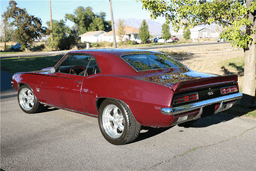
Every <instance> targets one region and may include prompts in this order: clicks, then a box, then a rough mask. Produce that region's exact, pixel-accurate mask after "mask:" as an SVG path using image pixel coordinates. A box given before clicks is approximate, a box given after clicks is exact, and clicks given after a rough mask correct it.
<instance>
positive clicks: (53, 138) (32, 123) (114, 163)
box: [0, 89, 256, 171]
mask: <svg viewBox="0 0 256 171" xmlns="http://www.w3.org/2000/svg"><path fill="white" fill-rule="evenodd" d="M16 94H17V93H16V92H15V91H13V90H12V89H9V90H5V91H2V92H1V102H0V103H1V169H2V170H5V171H13V170H18V171H20V170H24V171H30V170H31V171H34V170H54V171H63V170H76V171H77V170H83V171H84V170H99V171H102V170H111V171H115V170H117V171H119V170H124V171H126V170H182V171H184V170H207V171H209V170H210V171H211V170H212V171H215V170H225V171H226V170H230V171H241V170H247V171H249V170H251V171H254V170H256V162H255V153H256V143H255V142H256V121H255V120H247V119H242V118H236V117H234V116H230V115H225V114H224V113H220V114H216V115H214V116H211V117H207V118H203V119H201V120H199V121H197V122H196V123H195V124H194V125H193V126H192V127H188V128H185V127H179V126H174V127H171V128H168V129H152V130H149V131H145V130H144V131H143V132H142V133H141V134H140V136H139V138H138V140H137V141H136V142H134V143H131V144H127V145H122V146H114V145H111V144H109V143H108V142H107V141H106V140H105V139H104V138H103V136H102V135H101V133H100V130H99V127H98V122H97V118H93V117H89V116H85V115H81V114H77V113H73V112H68V111H65V110H56V109H49V110H47V111H45V112H43V113H38V114H25V113H24V112H22V111H21V109H20V108H19V106H18V103H17V97H16ZM2 170H1V171H2Z"/></svg>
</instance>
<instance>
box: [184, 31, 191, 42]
mask: <svg viewBox="0 0 256 171" xmlns="http://www.w3.org/2000/svg"><path fill="white" fill-rule="evenodd" d="M190 35H191V32H190V29H187V30H185V32H184V35H183V37H184V38H185V39H186V40H188V39H190Z"/></svg>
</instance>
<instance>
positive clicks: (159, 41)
mask: <svg viewBox="0 0 256 171" xmlns="http://www.w3.org/2000/svg"><path fill="white" fill-rule="evenodd" d="M171 42H173V40H172V39H169V40H167V41H165V40H164V39H159V40H158V41H157V43H171Z"/></svg>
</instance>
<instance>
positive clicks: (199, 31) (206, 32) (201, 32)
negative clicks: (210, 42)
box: [171, 27, 219, 39]
mask: <svg viewBox="0 0 256 171" xmlns="http://www.w3.org/2000/svg"><path fill="white" fill-rule="evenodd" d="M190 32H191V35H190V38H191V39H197V38H208V37H219V33H217V32H215V31H212V30H210V29H208V28H206V27H195V28H193V29H190ZM183 34H184V31H183V30H179V31H178V32H175V31H172V32H171V35H172V36H176V37H178V38H183Z"/></svg>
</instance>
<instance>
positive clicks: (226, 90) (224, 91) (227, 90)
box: [220, 85, 238, 95]
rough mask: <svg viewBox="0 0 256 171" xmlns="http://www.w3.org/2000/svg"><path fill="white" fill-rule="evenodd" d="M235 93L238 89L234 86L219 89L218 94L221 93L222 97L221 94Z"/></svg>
mask: <svg viewBox="0 0 256 171" xmlns="http://www.w3.org/2000/svg"><path fill="white" fill-rule="evenodd" d="M237 91H238V89H237V86H236V85H234V86H229V87H222V88H221V89H220V92H221V94H222V95H223V94H229V93H234V92H237Z"/></svg>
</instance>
